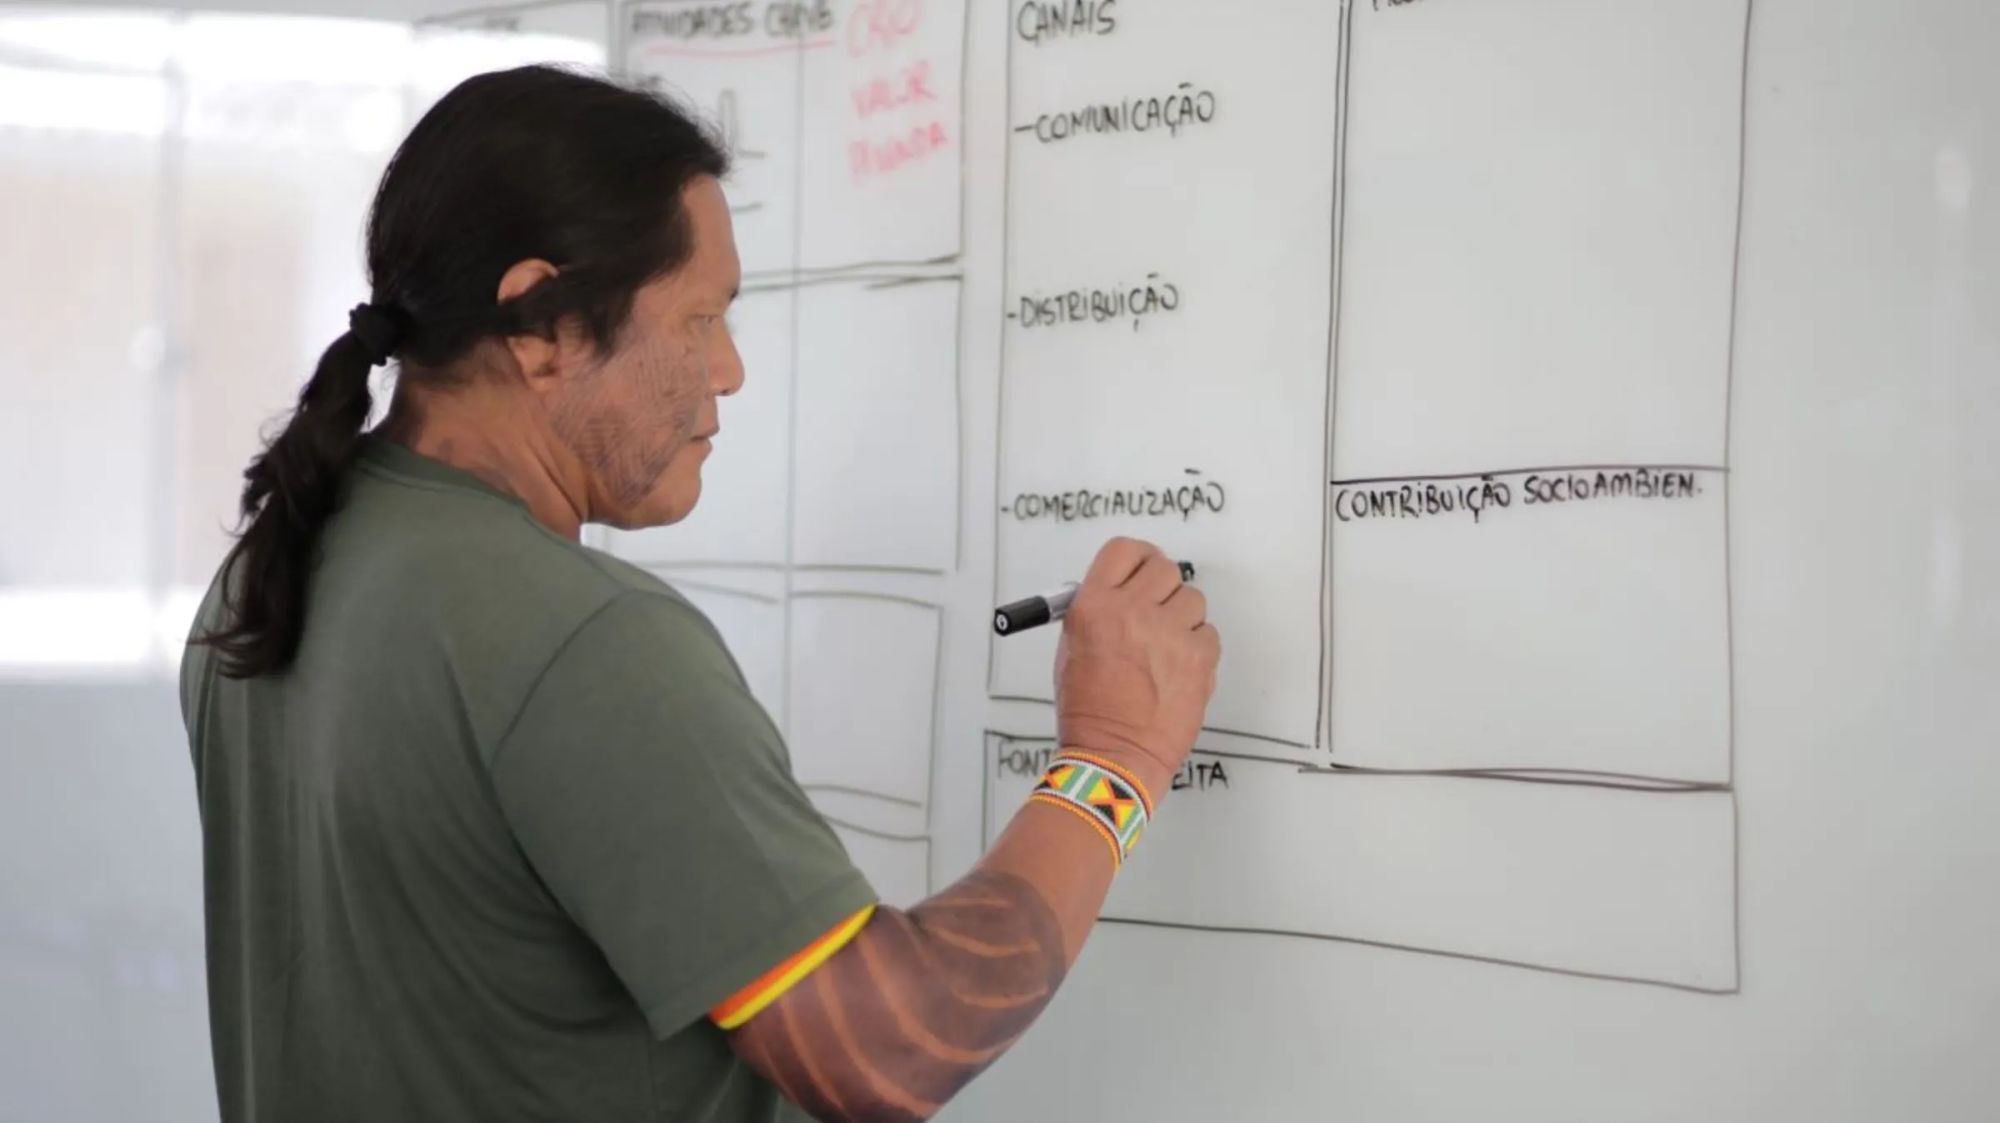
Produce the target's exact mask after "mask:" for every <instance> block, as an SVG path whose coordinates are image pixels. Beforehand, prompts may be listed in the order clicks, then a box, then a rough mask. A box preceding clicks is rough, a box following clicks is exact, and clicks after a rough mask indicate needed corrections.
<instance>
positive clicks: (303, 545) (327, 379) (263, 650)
mask: <svg viewBox="0 0 2000 1123" xmlns="http://www.w3.org/2000/svg"><path fill="white" fill-rule="evenodd" d="M347 324H348V330H347V333H346V334H344V335H342V336H341V337H340V338H339V339H336V340H334V341H333V344H332V345H331V346H329V347H328V348H327V349H326V353H325V354H323V355H321V356H320V360H319V366H318V367H317V368H316V369H315V370H314V371H313V376H312V377H311V378H310V379H308V380H307V381H306V384H305V387H304V388H303V389H302V390H300V391H299V404H298V406H297V408H295V409H294V410H293V411H292V415H291V417H290V418H289V419H288V420H287V422H286V424H285V428H284V430H283V431H282V432H280V433H279V434H278V435H277V436H276V437H275V438H272V439H271V440H270V442H269V443H267V444H266V445H265V446H264V451H263V453H262V454H261V455H259V456H258V457H257V458H256V459H255V460H253V461H251V462H250V467H249V468H247V469H245V470H244V472H243V479H244V485H243V499H242V507H241V514H242V517H243V519H244V526H243V529H242V531H241V533H240V534H239V535H238V537H237V540H236V545H235V547H234V548H232V549H231V550H230V552H229V557H228V559H227V560H226V561H225V562H224V563H223V587H224V598H225V599H224V605H225V608H226V610H227V611H226V614H225V617H224V619H225V620H227V621H228V627H227V628H224V629H222V630H220V631H216V632H211V633H209V634H207V635H204V636H202V637H201V639H200V640H199V642H201V643H205V644H208V645H209V646H211V647H214V648H216V649H217V650H218V651H220V652H221V653H222V657H223V664H222V671H223V673H224V674H226V675H228V676H230V677H232V678H253V677H255V676H257V675H263V674H270V673H273V672H276V671H282V670H284V669H285V668H286V667H288V666H290V665H291V662H292V659H293V658H294V657H295V656H296V655H297V654H298V649H299V640H300V637H301V636H303V635H304V633H305V607H306V585H307V580H308V578H309V577H310V575H311V573H312V567H313V557H314V554H315V553H316V551H317V550H318V547H319V537H320V531H321V530H322V529H324V528H325V526H326V521H327V520H328V519H329V518H331V517H332V516H333V512H334V509H335V508H336V507H337V506H338V505H339V501H340V488H341V480H342V477H344V476H345V475H346V473H347V469H348V467H349V465H351V464H352V463H353V461H354V455H355V450H356V449H357V447H358V446H359V445H360V441H361V430H362V427H363V426H365V425H366V424H367V423H368V413H369V410H370V409H371V408H372V407H373V405H374V399H373V397H372V396H371V395H370V393H369V390H368V376H369V372H370V370H371V369H372V368H374V367H377V366H381V365H382V364H384V363H386V362H388V361H389V358H390V357H391V356H392V355H393V354H394V353H395V351H396V348H397V347H398V346H399V344H400V342H401V340H402V338H403V336H404V334H405V330H404V324H403V321H402V318H401V317H400V316H399V315H398V314H397V313H396V312H395V310H394V309H392V308H386V307H382V306H379V305H374V304H361V305H357V306H356V307H355V309H354V311H352V312H351V313H349V314H348V317H347Z"/></svg>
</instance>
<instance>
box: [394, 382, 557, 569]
mask: <svg viewBox="0 0 2000 1123" xmlns="http://www.w3.org/2000/svg"><path fill="white" fill-rule="evenodd" d="M511 398H512V395H510V394H508V393H506V392H505V391H504V390H502V389H499V388H495V387H491V386H482V385H479V384H478V383H476V382H475V383H473V384H471V385H462V386H458V387H454V388H453V389H451V390H450V391H445V392H431V393H424V392H413V391H412V390H410V389H409V388H407V387H402V386H399V387H398V388H397V391H396V398H395V401H394V402H393V403H392V405H391V406H390V409H389V416H388V417H387V418H386V419H385V420H384V421H383V422H382V426H381V429H380V432H381V434H382V436H383V437H385V438H387V439H389V440H392V441H395V442H396V443H397V444H400V445H402V446H404V447H405V448H408V449H409V450H410V451H412V452H415V453H417V454H419V455H422V456H428V457H430V458H431V459H432V460H436V461H440V462H442V463H445V464H449V465H451V466H452V467H454V468H457V469H459V470H460V471H464V472H470V473H472V474H473V475H474V476H477V477H479V478H480V479H481V480H483V481H485V482H486V484H487V485H488V486H489V487H492V488H494V489H496V490H499V491H503V492H505V493H507V494H508V495H512V496H514V497H516V498H518V499H520V500H521V501H522V502H523V503H526V504H527V505H528V510H529V511H530V512H531V513H533V514H534V516H535V519H536V521H537V522H540V523H541V524H542V525H543V526H546V527H548V528H549V529H550V530H552V531H554V532H555V533H557V534H560V535H562V536H563V537H564V538H567V539H569V540H570V541H572V542H574V541H577V540H578V539H579V538H580V537H581V535H582V530H583V523H584V519H585V504H584V502H583V496H584V494H585V489H584V486H583V474H582V472H581V470H580V466H579V465H577V463H576V461H575V458H574V457H572V456H569V455H568V454H567V453H566V452H565V451H564V450H563V449H562V448H561V447H560V446H559V445H558V444H557V443H556V442H555V441H554V440H553V438H552V437H551V435H550V434H549V432H548V428H547V426H546V425H543V424H540V423H538V421H537V419H536V418H535V417H534V416H533V415H532V414H531V413H530V411H529V410H528V409H526V408H525V407H524V405H523V404H522V403H519V402H516V401H513V400H511Z"/></svg>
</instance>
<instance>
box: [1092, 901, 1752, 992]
mask: <svg viewBox="0 0 2000 1123" xmlns="http://www.w3.org/2000/svg"><path fill="white" fill-rule="evenodd" d="M1102 921H1103V923H1105V924H1127V925H1131V926H1133V927H1135V928H1160V929H1178V930H1180V931H1184V932H1211V933H1216V934H1219V935H1230V936H1278V937H1282V938H1285V939H1293V940H1316V941H1319V942H1321V943H1331V944H1355V945H1357V946H1360V947H1369V948H1381V949H1382V950H1384V951H1410V952H1416V953H1418V954H1419V955H1435V956H1439V957H1441V958H1444V959H1461V960H1465V961H1467V962H1470V963H1488V964H1492V965H1494V966H1497V967H1519V968H1522V969H1523V970H1528V971H1542V972H1546V973H1548V974H1551V975H1568V976H1569V977H1571V978H1575V979H1595V980H1598V981H1600V982H1607V983H1634V984H1637V985H1639V986H1649V987H1663V988H1665V989H1667V990H1678V991H1685V992H1687V993H1689V994H1701V995H1710V996H1716V995H1731V994H1741V993H1742V991H1743V988H1742V986H1741V984H1739V985H1737V986H1732V987H1703V986H1696V985H1694V984H1693V983H1676V982H1672V981H1670V980H1667V979H1649V978H1646V977H1644V976H1642V975H1616V974H1612V973H1610V972H1606V971H1583V970H1579V969H1577V968H1574V967H1553V966H1550V965H1549V964H1546V963H1532V962H1529V961H1527V960H1524V959H1503V958H1501V957H1499V956H1495V955H1478V954H1475V953H1473V952H1465V951H1446V950H1444V949H1443V948H1431V947H1422V946H1419V945H1417V944H1397V943H1391V942H1389V941H1387V940H1371V939H1368V938H1366V937H1363V936H1336V935H1333V934H1332V933H1328V932H1298V931H1293V930H1290V929H1285V928H1248V927H1235V926H1230V925H1221V924H1182V923H1177V922H1175V921H1170V920H1140V919H1138V918H1136V917H1126V916H1107V917H1103V918H1102Z"/></svg>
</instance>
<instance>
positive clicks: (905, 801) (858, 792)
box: [799, 784, 924, 807]
mask: <svg viewBox="0 0 2000 1123" xmlns="http://www.w3.org/2000/svg"><path fill="white" fill-rule="evenodd" d="M799 787H801V788H803V789H805V790H806V791H809V792H839V793H840V794H841V795H854V796H863V797H865V798H868V799H879V800H881V801H882V802H884V803H900V804H902V805H903V806H904V807H922V806H923V805H924V801H923V800H920V799H909V798H907V797H904V796H900V795H890V794H889V793H887V792H874V791H869V790H868V789H867V788H850V787H847V786H846V785H844V784H800V785H799Z"/></svg>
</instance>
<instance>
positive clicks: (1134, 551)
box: [1083, 538, 1164, 589]
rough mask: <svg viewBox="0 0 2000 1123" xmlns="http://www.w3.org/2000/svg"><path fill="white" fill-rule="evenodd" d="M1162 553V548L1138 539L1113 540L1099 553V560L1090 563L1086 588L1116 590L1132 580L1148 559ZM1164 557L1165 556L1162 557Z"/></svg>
mask: <svg viewBox="0 0 2000 1123" xmlns="http://www.w3.org/2000/svg"><path fill="white" fill-rule="evenodd" d="M1159 553H1160V548H1159V547H1158V546H1155V545H1153V544H1152V543H1151V542H1141V541H1139V540H1138V539H1136V538H1113V539H1112V540H1111V541H1109V542H1106V543H1105V544H1104V548H1103V549H1101V550H1099V551H1097V560H1096V561H1093V562H1091V563H1090V572H1088V573H1086V574H1084V576H1083V584H1084V586H1085V587H1086V588H1095V587H1099V586H1102V587H1103V588H1106V589H1115V588H1117V587H1118V586H1120V585H1123V584H1124V583H1125V582H1127V581H1129V580H1131V578H1132V575H1133V574H1135V573H1137V572H1138V571H1139V567H1140V566H1141V565H1143V564H1145V561H1146V559H1147V558H1149V557H1152V556H1154V555H1156V554H1159ZM1161 556H1164V555H1161Z"/></svg>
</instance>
